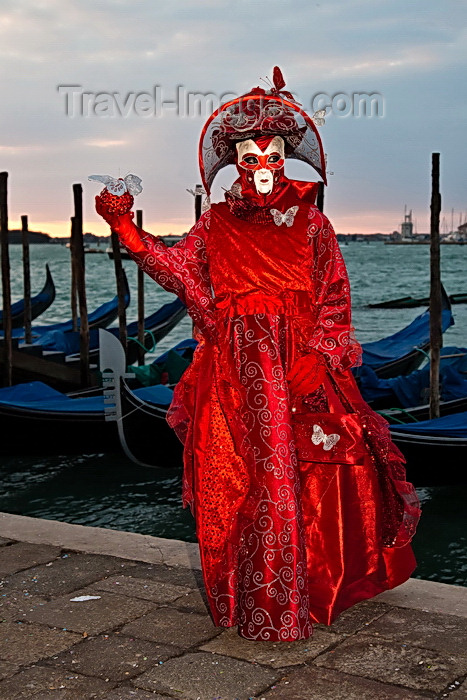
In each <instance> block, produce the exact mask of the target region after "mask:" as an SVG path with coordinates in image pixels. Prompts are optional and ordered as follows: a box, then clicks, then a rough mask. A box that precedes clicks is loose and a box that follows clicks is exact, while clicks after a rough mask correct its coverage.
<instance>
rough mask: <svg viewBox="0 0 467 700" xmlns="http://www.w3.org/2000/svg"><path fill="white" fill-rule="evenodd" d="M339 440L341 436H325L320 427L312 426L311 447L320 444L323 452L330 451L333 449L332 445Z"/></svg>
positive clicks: (333, 434)
mask: <svg viewBox="0 0 467 700" xmlns="http://www.w3.org/2000/svg"><path fill="white" fill-rule="evenodd" d="M340 438H341V436H340V435H338V434H337V433H331V434H330V435H326V433H325V432H324V430H323V429H322V428H321V426H319V425H316V424H315V425H314V426H313V435H312V436H311V442H312V443H313V445H320V444H321V443H323V450H326V451H328V450H331V449H332V448H333V447H334V445H337V443H338V442H339V440H340Z"/></svg>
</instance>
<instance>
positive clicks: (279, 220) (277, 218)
mask: <svg viewBox="0 0 467 700" xmlns="http://www.w3.org/2000/svg"><path fill="white" fill-rule="evenodd" d="M269 211H270V212H271V214H272V216H273V218H274V223H275V224H276V226H282V224H285V225H286V226H292V224H293V221H294V218H295V214H296V213H297V211H298V207H297V206H295V207H290V209H287V211H286V212H284V214H283V213H282V212H281V211H279V209H270V210H269Z"/></svg>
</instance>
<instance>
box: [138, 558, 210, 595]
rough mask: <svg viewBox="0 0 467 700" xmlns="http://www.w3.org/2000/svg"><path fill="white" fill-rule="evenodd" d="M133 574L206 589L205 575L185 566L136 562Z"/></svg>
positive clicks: (177, 584) (153, 579)
mask: <svg viewBox="0 0 467 700" xmlns="http://www.w3.org/2000/svg"><path fill="white" fill-rule="evenodd" d="M131 575H132V576H134V577H137V578H146V579H150V580H152V581H163V582H164V583H170V584H174V585H176V586H187V587H188V588H195V589H196V588H197V589H203V590H204V584H203V576H202V574H201V572H200V571H197V570H193V569H188V568H186V567H184V566H165V564H143V563H139V564H136V566H135V567H134V569H132V570H131Z"/></svg>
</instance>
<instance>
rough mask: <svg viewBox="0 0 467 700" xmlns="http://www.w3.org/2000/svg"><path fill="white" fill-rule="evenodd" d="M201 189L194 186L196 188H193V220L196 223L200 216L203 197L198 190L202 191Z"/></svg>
mask: <svg viewBox="0 0 467 700" xmlns="http://www.w3.org/2000/svg"><path fill="white" fill-rule="evenodd" d="M202 189H203V186H202V185H196V187H195V220H196V221H198V219H199V217H200V216H201V209H202V202H203V195H202V194H201V192H200V190H202Z"/></svg>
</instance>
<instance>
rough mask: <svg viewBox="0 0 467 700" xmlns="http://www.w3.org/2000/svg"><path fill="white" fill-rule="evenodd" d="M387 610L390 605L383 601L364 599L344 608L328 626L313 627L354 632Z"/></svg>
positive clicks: (348, 632) (345, 632)
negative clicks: (346, 608)
mask: <svg viewBox="0 0 467 700" xmlns="http://www.w3.org/2000/svg"><path fill="white" fill-rule="evenodd" d="M389 610H391V608H390V606H389V605H386V604H385V603H374V602H370V601H366V600H365V601H363V602H362V603H357V605H354V606H353V607H351V608H349V609H348V610H345V611H344V612H343V613H341V614H340V615H339V617H338V618H337V620H335V622H333V623H332V625H330V626H329V627H327V626H325V625H315V628H316V629H321V628H322V629H327V630H331V631H332V632H337V633H338V634H355V632H358V630H360V629H363V628H365V627H367V626H368V625H369V624H370V623H371V622H373V620H376V619H378V618H379V617H381V615H384V614H385V613H387V612H388V611H389Z"/></svg>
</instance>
